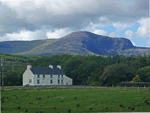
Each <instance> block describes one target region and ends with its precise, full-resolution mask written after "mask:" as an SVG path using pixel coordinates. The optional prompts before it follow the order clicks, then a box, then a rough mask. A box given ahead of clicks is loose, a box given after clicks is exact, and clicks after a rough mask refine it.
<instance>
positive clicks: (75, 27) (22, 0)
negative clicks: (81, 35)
mask: <svg viewBox="0 0 150 113" xmlns="http://www.w3.org/2000/svg"><path fill="white" fill-rule="evenodd" d="M116 2H117V4H116ZM148 8H149V4H148V0H133V2H131V3H130V4H124V2H123V1H122V0H115V1H113V0H94V1H93V0H80V1H78V0H0V15H2V17H3V18H0V25H1V26H5V28H4V27H3V28H2V27H0V37H4V36H5V37H7V38H5V39H7V40H9V38H8V37H14V39H18V38H19V36H21V37H22V38H20V39H24V40H28V38H27V37H29V35H31V37H34V38H33V39H39V38H43V37H46V38H47V36H48V37H49V38H50V37H60V35H63V34H65V33H68V30H66V31H65V30H64V31H63V30H62V29H65V28H68V29H69V30H70V31H80V30H82V29H86V30H88V31H90V32H94V31H95V28H96V27H104V26H107V25H110V23H111V24H112V23H114V26H116V28H118V29H124V28H127V27H129V24H130V25H131V23H132V22H135V21H137V20H138V19H139V18H141V17H142V18H144V17H148V16H149V15H148V12H149V9H148ZM60 9H61V10H60ZM90 22H91V24H90ZM117 22H120V23H124V24H122V25H121V24H120V23H117ZM126 24H127V25H126ZM41 26H45V27H46V29H48V31H44V30H43V29H41ZM121 26H122V27H121ZM23 28H25V29H26V31H23V32H26V33H25V36H26V37H25V36H23V35H21V34H23V33H22V32H21V33H18V31H21V29H23ZM38 30H39V31H40V30H41V32H42V33H41V34H42V35H41V34H40V33H36V32H37V31H38ZM27 31H28V32H27ZM47 32H49V33H47ZM56 32H57V33H58V34H56ZM95 32H96V31H95ZM97 32H98V31H97ZM99 32H100V31H99ZM99 32H98V33H99ZM46 33H47V34H46ZM101 33H104V34H105V32H102V31H101ZM27 34H28V35H27ZM35 34H38V35H37V36H34V35H35ZM15 36H16V37H18V38H15ZM36 37H37V38H36ZM10 39H11V40H12V38H10ZM30 39H32V38H30ZM0 40H2V39H0Z"/></svg>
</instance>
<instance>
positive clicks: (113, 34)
mask: <svg viewBox="0 0 150 113" xmlns="http://www.w3.org/2000/svg"><path fill="white" fill-rule="evenodd" d="M109 36H110V37H119V35H118V34H116V33H115V32H111V33H110V34H109Z"/></svg>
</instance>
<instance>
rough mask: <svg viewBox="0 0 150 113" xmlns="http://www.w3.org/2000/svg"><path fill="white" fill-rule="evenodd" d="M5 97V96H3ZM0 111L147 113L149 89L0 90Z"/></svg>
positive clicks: (13, 112) (6, 112) (149, 98)
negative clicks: (0, 100) (0, 102)
mask: <svg viewBox="0 0 150 113" xmlns="http://www.w3.org/2000/svg"><path fill="white" fill-rule="evenodd" d="M3 96H4V97H3ZM1 97H2V104H1V105H2V113H89V112H92V113H94V112H148V111H150V91H149V88H145V89H144V88H139V89H138V88H116V87H113V88H111V87H110V88H42V89H41V88H40V89H33V87H32V89H19V90H10V91H2V92H1Z"/></svg>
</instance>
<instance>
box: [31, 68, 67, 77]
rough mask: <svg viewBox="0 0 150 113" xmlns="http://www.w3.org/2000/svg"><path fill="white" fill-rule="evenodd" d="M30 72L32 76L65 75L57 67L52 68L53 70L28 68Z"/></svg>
mask: <svg viewBox="0 0 150 113" xmlns="http://www.w3.org/2000/svg"><path fill="white" fill-rule="evenodd" d="M30 70H31V71H32V73H33V74H56V75H58V74H59V75H65V73H64V72H63V71H62V70H61V69H59V68H57V67H54V68H53V69H51V68H49V67H32V68H30Z"/></svg>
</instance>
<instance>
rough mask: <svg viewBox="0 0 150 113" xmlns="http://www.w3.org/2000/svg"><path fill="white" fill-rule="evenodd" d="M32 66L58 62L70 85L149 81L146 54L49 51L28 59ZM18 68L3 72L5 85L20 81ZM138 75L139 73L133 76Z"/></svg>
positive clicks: (19, 82)
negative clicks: (47, 53)
mask: <svg viewBox="0 0 150 113" xmlns="http://www.w3.org/2000/svg"><path fill="white" fill-rule="evenodd" d="M30 64H31V65H32V66H33V67H34V66H35V67H48V65H49V64H52V65H53V66H54V67H56V66H57V65H61V66H62V70H63V71H64V73H65V74H66V75H67V76H69V77H70V78H72V79H73V85H81V84H82V85H89V80H88V77H89V79H90V85H101V86H102V85H106V84H107V85H112V84H113V85H117V84H119V83H120V82H122V81H132V82H138V81H141V82H150V55H147V56H146V55H144V56H141V55H138V56H134V55H131V56H119V55H118V54H116V55H115V56H113V57H112V56H110V55H109V56H108V57H103V56H95V55H87V56H85V55H84V56H80V55H76V56H73V55H68V54H61V55H53V56H50V57H42V58H38V59H37V60H35V61H31V62H30ZM24 71H25V69H24V70H22V72H16V71H9V72H7V73H5V82H4V84H5V85H6V86H9V85H22V74H23V72H24ZM137 75H139V76H137Z"/></svg>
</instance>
